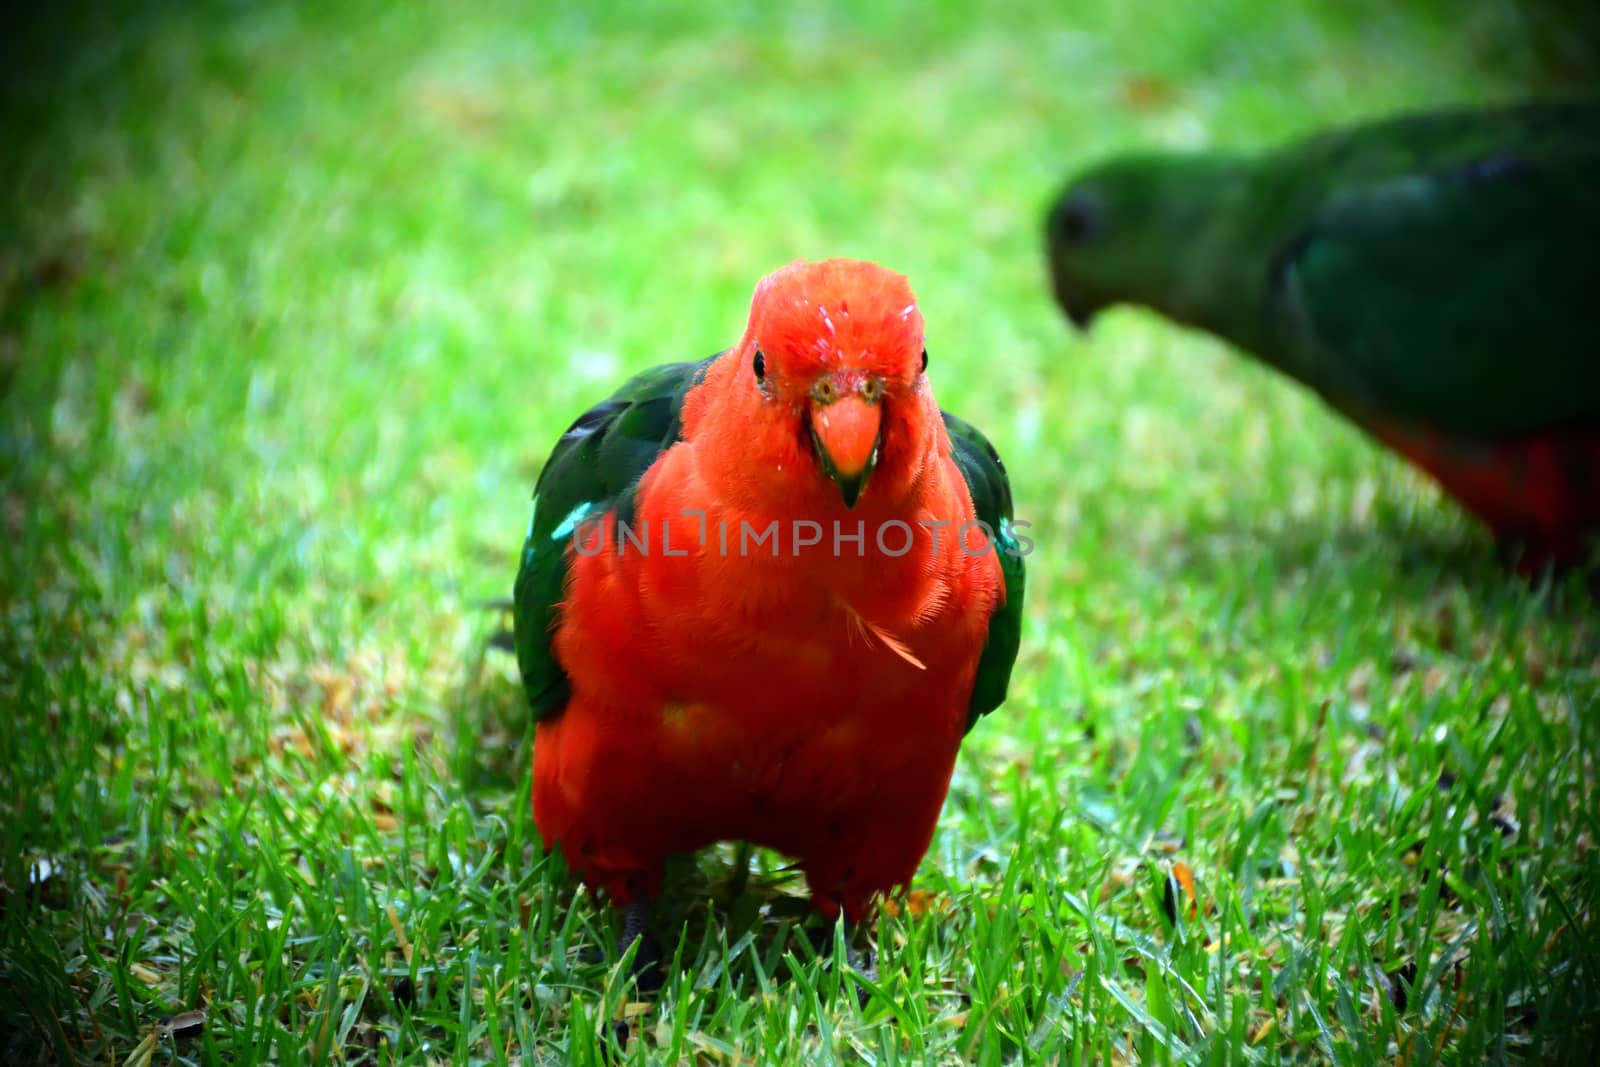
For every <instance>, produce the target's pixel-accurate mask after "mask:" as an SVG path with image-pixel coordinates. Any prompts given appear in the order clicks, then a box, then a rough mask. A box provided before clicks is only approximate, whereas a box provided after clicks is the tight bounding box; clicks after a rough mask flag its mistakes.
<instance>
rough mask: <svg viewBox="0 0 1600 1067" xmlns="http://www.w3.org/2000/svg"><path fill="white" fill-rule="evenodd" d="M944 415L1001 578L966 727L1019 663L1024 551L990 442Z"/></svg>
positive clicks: (996, 698) (1001, 695)
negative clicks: (990, 535) (1000, 599)
mask: <svg viewBox="0 0 1600 1067" xmlns="http://www.w3.org/2000/svg"><path fill="white" fill-rule="evenodd" d="M940 414H941V415H943V416H944V426H945V430H946V431H947V432H948V433H949V435H950V454H951V458H952V459H954V460H955V463H956V467H957V468H958V469H959V470H960V471H961V477H962V479H963V480H965V481H966V483H967V491H968V492H969V493H971V494H972V507H973V510H974V511H975V512H976V513H977V516H978V518H979V519H980V520H981V521H982V522H983V523H984V524H985V525H987V526H988V527H989V529H991V530H993V531H994V535H995V539H994V540H995V547H994V551H995V555H996V556H997V557H998V558H999V560H1000V571H1001V574H1002V575H1003V576H1004V579H1005V588H1006V601H1005V603H1004V604H1002V605H1001V606H1000V607H999V608H997V609H996V610H995V613H994V615H993V616H992V617H991V618H990V619H989V635H988V640H987V643H986V644H985V645H984V647H983V656H982V657H981V658H980V659H979V660H978V673H977V678H976V680H975V681H974V683H973V686H972V700H971V702H970V703H969V704H968V708H967V729H968V730H971V729H972V727H973V725H974V724H976V723H977V721H978V720H979V719H980V718H982V717H983V716H985V715H987V714H989V712H991V711H993V710H994V709H995V708H998V707H999V706H1000V705H1001V704H1003V703H1005V699H1006V688H1007V687H1008V686H1009V685H1010V683H1011V668H1012V666H1013V665H1014V664H1015V663H1016V662H1017V648H1018V646H1019V645H1020V644H1021V643H1022V597H1023V591H1024V589H1025V587H1026V585H1027V574H1026V567H1025V565H1024V553H1023V551H1022V548H1021V545H1020V542H1019V541H1018V538H1017V533H1016V530H1015V528H1014V526H1013V520H1014V519H1015V515H1013V513H1012V507H1011V480H1010V478H1008V477H1007V476H1006V468H1005V464H1004V463H1002V462H1000V454H999V453H998V452H996V451H995V449H994V445H992V444H990V443H989V439H988V438H987V437H985V436H984V435H983V433H982V432H981V431H979V430H978V429H977V427H975V426H972V425H971V424H970V423H967V422H963V421H962V420H961V419H959V418H957V417H956V416H954V415H952V414H950V413H949V412H948V411H942V412H940Z"/></svg>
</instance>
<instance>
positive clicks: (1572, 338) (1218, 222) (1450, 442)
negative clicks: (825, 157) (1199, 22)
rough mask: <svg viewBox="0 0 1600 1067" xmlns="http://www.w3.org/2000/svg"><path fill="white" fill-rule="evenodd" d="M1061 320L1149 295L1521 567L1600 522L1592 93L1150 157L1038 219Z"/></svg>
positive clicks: (1145, 301)
mask: <svg viewBox="0 0 1600 1067" xmlns="http://www.w3.org/2000/svg"><path fill="white" fill-rule="evenodd" d="M1047 241H1048V244H1049V257H1050V268H1051V273H1052V278H1053V281H1054V284H1055V290H1056V296H1057V299H1058V301H1059V302H1060V304H1061V306H1062V308H1063V309H1064V310H1065V311H1066V312H1067V314H1068V315H1069V316H1070V317H1071V318H1072V319H1073V320H1074V321H1075V322H1077V323H1079V324H1081V325H1086V324H1087V323H1088V322H1089V320H1090V319H1091V318H1092V317H1093V316H1094V315H1095V314H1097V313H1098V312H1099V311H1100V310H1101V309H1103V308H1106V307H1108V306H1110V305H1113V304H1118V303H1131V304H1141V305H1144V306H1145V307H1148V308H1152V309H1154V310H1155V311H1157V312H1160V313H1161V314H1163V315H1165V316H1167V317H1169V318H1171V319H1174V320H1176V321H1178V322H1182V323H1186V324H1188V325H1191V326H1196V327H1199V328H1200V329H1204V330H1208V331H1210V332H1211V333H1214V334H1216V335H1218V336H1220V337H1223V338H1225V339H1227V340H1229V341H1231V342H1233V343H1234V344H1236V345H1238V346H1239V347H1240V348H1242V349H1244V350H1246V351H1248V352H1250V353H1252V354H1254V355H1255V356H1257V357H1259V358H1260V359H1262V360H1264V361H1265V362H1266V363H1268V364H1270V365H1271V366H1273V367H1275V368H1277V369H1278V370H1280V371H1282V372H1283V373H1285V374H1287V375H1289V376H1290V377H1292V378H1295V379H1297V380H1299V381H1301V382H1303V383H1305V384H1306V385H1308V386H1310V387H1311V388H1313V389H1315V390H1316V391H1317V392H1318V393H1319V394H1320V395H1321V396H1322V397H1323V398H1324V399H1325V400H1326V401H1327V402H1328V403H1329V404H1331V405H1332V406H1333V407H1335V408H1337V409H1338V410H1339V411H1340V412H1342V413H1343V414H1344V415H1345V416H1346V417H1348V418H1350V419H1351V420H1352V421H1354V422H1355V423H1356V424H1357V425H1359V426H1361V427H1362V428H1363V429H1365V430H1366V431H1367V432H1368V433H1370V434H1371V435H1373V436H1374V437H1375V438H1377V439H1378V440H1379V441H1382V442H1383V443H1384V444H1386V445H1387V446H1388V447H1390V448H1392V449H1394V450H1395V451H1397V452H1399V453H1400V454H1402V455H1403V456H1405V457H1406V458H1408V459H1409V460H1411V462H1413V463H1415V464H1416V465H1417V466H1418V467H1420V468H1422V469H1423V470H1425V471H1427V472H1428V473H1429V474H1430V475H1432V476H1433V477H1434V478H1435V479H1436V480H1437V481H1438V482H1439V484H1440V485H1441V486H1442V487H1443V488H1444V489H1445V491H1446V492H1448V493H1450V494H1451V495H1452V496H1454V497H1455V498H1456V499H1457V500H1458V501H1460V502H1461V504H1462V505H1463V506H1465V507H1466V508H1467V509H1468V510H1469V511H1471V512H1472V513H1473V514H1475V515H1477V516H1478V518H1479V519H1481V520H1482V521H1483V522H1484V523H1485V524H1486V525H1487V526H1489V528H1490V529H1491V530H1492V531H1493V532H1494V533H1495V535H1496V537H1497V538H1498V539H1499V541H1500V542H1501V543H1502V545H1503V546H1505V547H1507V548H1514V549H1515V550H1517V551H1519V552H1521V553H1522V555H1521V557H1520V562H1521V566H1522V567H1523V568H1524V569H1525V570H1534V569H1539V568H1542V567H1543V566H1544V565H1545V564H1546V563H1555V564H1557V565H1563V564H1568V563H1572V562H1576V561H1578V560H1579V559H1581V558H1582V557H1583V555H1584V553H1585V551H1586V542H1588V541H1589V540H1590V538H1591V537H1592V536H1593V535H1594V534H1596V533H1597V532H1600V101H1567V102H1540V103H1529V104H1522V105H1515V106H1505V107H1495V108H1487V109H1477V110H1456V111H1442V112H1433V113H1424V114H1414V115H1406V116H1401V117H1398V118H1392V119H1388V120H1385V121H1382V122H1377V123H1371V124H1367V125H1362V126H1356V127H1351V128H1348V129H1341V130H1333V131H1329V132H1325V133H1322V134H1320V135H1318V136H1315V137H1312V138H1310V139H1309V140H1305V141H1302V142H1299V143H1297V144H1292V145H1288V146H1286V147H1283V148H1280V149H1277V150H1274V151H1269V152H1265V153H1261V154H1256V155H1234V154H1223V153H1204V154H1187V155H1175V154H1159V153H1152V154H1144V155H1138V156H1124V157H1120V158H1116V159H1111V160H1107V161H1105V162H1103V163H1100V164H1098V165H1096V166H1094V167H1092V168H1090V169H1089V170H1088V171H1087V172H1085V173H1083V174H1081V175H1079V176H1078V177H1077V178H1075V179H1074V180H1073V181H1072V182H1071V183H1069V185H1068V187H1067V188H1066V189H1065V190H1064V191H1063V192H1062V193H1061V195H1060V197H1059V199H1058V200H1057V201H1056V202H1055V205H1054V208H1053V210H1052V211H1051V212H1050V215H1049V219H1048V223H1047Z"/></svg>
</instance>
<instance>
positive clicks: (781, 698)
mask: <svg viewBox="0 0 1600 1067" xmlns="http://www.w3.org/2000/svg"><path fill="white" fill-rule="evenodd" d="M927 363H928V358H927V349H926V347H925V344H924V338H923V319H922V315H921V313H920V312H919V310H918V308H917V303H916V298H915V297H914V296H913V295H912V292H911V288H910V286H909V284H908V282H907V280H906V279H905V278H904V277H903V276H902V275H899V274H896V273H893V272H891V271H889V270H886V269H884V268H883V267H880V266H878V265H876V264H874V263H869V262H864V261H857V260H844V259H831V260H826V261H823V262H819V263H805V262H797V263H793V264H790V265H789V266H786V267H784V268H782V269H780V270H778V271H777V272H775V273H773V274H771V275H770V276H768V277H767V278H766V279H764V280H763V281H762V282H761V283H760V284H759V285H758V286H757V287H756V290H755V296H754V299H753V301H752V304H751V309H750V317H749V322H748V325H747V326H746V327H745V331H744V335H743V337H742V338H741V339H740V340H739V342H738V344H736V345H735V346H733V347H732V348H729V349H727V350H725V351H723V352H721V353H719V354H717V355H715V356H712V357H710V358H709V359H705V360H703V361H701V362H698V363H676V364H669V365H666V366H661V367H657V368H655V369H653V370H648V371H645V372H644V373H642V374H640V375H638V376H637V377H635V378H633V379H632V380H630V381H628V382H627V383H626V384H625V385H623V386H622V387H621V388H620V389H619V390H617V392H616V393H614V394H613V395H612V396H611V397H610V398H608V399H606V400H604V401H602V402H601V403H599V404H597V405H595V406H594V407H592V408H590V409H589V410H588V411H587V412H585V413H584V414H583V415H581V416H579V417H578V419H577V420H576V421H575V422H574V423H573V424H572V426H571V428H570V429H568V430H567V432H566V433H565V434H563V435H562V437H561V439H560V441H559V442H558V443H557V444H556V447H555V450H554V451H553V452H552V453H551V455H550V457H549V459H548V461H547V462H546V464H545V466H544V469H543V470H542V472H541V473H540V476H539V480H538V484H537V487H536V488H535V491H534V509H533V519H532V522H531V524H530V526H529V530H528V535H527V540H526V542H525V545H524V548H523V552H522V562H521V568H520V570H519V572H518V575H517V581H516V588H515V596H514V627H515V643H516V651H517V657H518V664H519V668H520V671H521V675H522V679H523V682H524V685H525V687H526V690H527V695H528V699H529V701H530V704H531V706H532V709H533V714H534V718H535V720H536V722H537V727H536V734H535V739H534V755H533V808H534V819H535V822H536V824H537V825H538V828H539V833H540V836H541V837H542V839H543V841H544V843H545V845H546V847H547V848H550V847H555V846H559V848H560V851H561V852H562V854H563V855H564V857H565V858H566V860H567V863H568V865H569V866H570V867H571V868H572V869H573V870H574V871H575V872H576V873H577V875H578V876H579V877H580V878H582V879H583V881H584V882H586V883H588V884H589V885H591V886H593V887H598V888H603V889H604V890H605V891H606V893H607V894H608V895H609V897H610V899H611V901H612V902H613V903H614V904H616V905H618V906H622V907H625V908H626V909H627V922H626V924H625V926H624V933H623V941H622V944H621V946H619V951H620V950H621V949H624V948H626V947H627V946H628V945H629V944H631V943H632V942H633V940H634V938H635V937H636V936H637V937H642V938H643V939H644V940H643V941H642V942H641V948H640V950H639V953H638V955H637V956H636V958H635V969H636V971H638V970H640V964H641V961H644V960H646V959H653V957H654V954H655V952H656V949H655V946H654V941H653V939H652V938H651V937H650V936H649V933H648V928H647V925H646V921H647V917H648V910H647V909H648V901H649V897H650V895H651V894H654V893H656V892H658V891H659V889H660V884H661V879H662V874H663V868H664V864H665V862H666V860H667V859H668V857H669V856H673V855H676V854H683V853H689V852H693V851H694V850H697V849H699V848H702V847H704V846H706V845H709V844H712V843H714V842H719V841H725V840H741V841H746V842H750V843H753V844H756V845H760V846H765V847H770V848H773V849H776V850H778V851H781V852H784V853H787V854H789V855H792V856H794V857H796V858H797V859H798V861H799V864H800V866H801V868H802V869H803V870H804V872H805V876H806V881H807V884H808V886H809V889H810V892H811V895H812V903H813V907H814V908H815V910H816V911H817V912H819V913H821V914H822V916H823V917H825V918H827V919H829V920H834V919H836V918H837V917H838V916H839V915H840V914H841V913H842V915H843V916H844V917H845V919H846V920H848V921H850V922H855V921H857V920H860V919H862V918H863V917H864V916H865V915H867V914H868V911H869V908H870V906H871V902H872V900H873V897H874V895H875V894H878V893H883V892H888V891H891V890H892V889H893V888H894V887H897V886H904V885H907V884H908V883H909V882H910V880H911V877H912V874H913V872H914V871H915V870H916V868H917V865H918V863H919V862H920V861H921V859H922V857H923V855H924V853H925V852H926V851H927V848H928V845H929V842H930V840H931V838H932V835H933V831H934V824H935V822H936V820H937V818H938V814H939V809H940V807H941V806H942V804H943V802H944V797H945V793H946V791H947V790H948V788H949V784H950V776H951V773H952V770H953V767H954V762H955V758H956V752H957V748H958V747H959V745H960V743H961V740H962V738H963V737H964V735H965V734H966V732H967V731H968V730H969V729H970V728H971V727H972V725H973V724H974V723H975V722H976V721H977V719H978V718H979V717H980V716H982V715H984V714H986V713H987V712H990V711H992V710H994V709H995V708H996V707H998V706H999V705H1000V704H1001V703H1002V702H1003V701H1004V699H1005V695H1006V689H1007V685H1008V682H1009V678H1010V674H1011V669H1012V664H1013V662H1014V661H1015V659H1016V655H1017V648H1018V642H1019V638H1020V632H1021V620H1022V601H1023V588H1024V567H1023V555H1024V554H1025V553H1024V552H1023V550H1022V543H1023V542H1024V541H1025V539H1024V538H1021V537H1019V535H1018V534H1017V532H1016V528H1015V527H1014V526H1013V525H1012V523H1013V514H1012V502H1011V489H1010V483H1009V481H1008V480H1007V477H1006V472H1005V468H1004V466H1003V465H1002V464H1001V462H1000V457H999V456H998V455H997V454H996V452H995V450H994V448H993V447H992V446H991V445H990V443H989V441H988V440H987V439H986V438H985V437H984V436H983V434H981V433H980V432H978V431H977V430H976V429H974V428H973V427H971V426H969V425H968V424H967V423H965V422H962V421H961V420H960V419H958V418H956V417H955V416H953V415H950V414H947V413H944V412H942V411H940V409H939V407H938V405H937V404H936V403H935V401H934V396H933V389H932V387H931V386H930V384H929V381H928V375H927V373H926V372H927Z"/></svg>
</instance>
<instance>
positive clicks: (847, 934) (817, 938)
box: [806, 918, 878, 1008]
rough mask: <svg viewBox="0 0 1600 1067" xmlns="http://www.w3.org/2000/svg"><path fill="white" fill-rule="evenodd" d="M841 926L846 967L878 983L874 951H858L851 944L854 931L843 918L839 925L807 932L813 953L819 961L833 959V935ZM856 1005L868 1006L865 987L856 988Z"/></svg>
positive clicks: (833, 924)
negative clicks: (842, 927)
mask: <svg viewBox="0 0 1600 1067" xmlns="http://www.w3.org/2000/svg"><path fill="white" fill-rule="evenodd" d="M839 924H843V926H844V965H845V966H846V967H848V968H850V969H851V970H852V971H855V972H856V973H857V974H859V975H861V976H862V977H863V978H867V979H869V980H872V981H877V979H878V968H877V961H876V960H875V959H874V958H873V955H872V950H871V949H868V950H867V951H866V952H857V951H856V949H855V946H854V945H852V944H851V943H850V940H851V935H852V933H853V932H854V930H853V928H852V927H851V925H850V924H849V923H848V922H845V920H844V919H842V918H841V919H839V920H838V922H837V923H828V924H827V925H826V926H820V927H816V926H814V927H812V928H811V929H810V930H809V931H808V932H807V934H806V936H807V938H808V939H809V940H810V941H811V948H812V951H814V952H815V953H816V954H817V958H818V959H824V960H829V959H833V957H834V937H833V934H834V929H835V927H836V926H837V925H839ZM856 1004H857V1005H858V1006H860V1007H863V1008H864V1007H866V1006H867V990H866V987H865V986H857V987H856Z"/></svg>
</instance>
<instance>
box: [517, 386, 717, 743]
mask: <svg viewBox="0 0 1600 1067" xmlns="http://www.w3.org/2000/svg"><path fill="white" fill-rule="evenodd" d="M716 358H717V357H716V356H712V357H711V358H710V359H705V360H702V361H700V362H699V363H670V364H667V365H665V366H661V367H655V368H653V369H651V370H647V371H645V372H643V373H642V374H639V375H638V376H637V377H634V378H632V379H630V380H629V381H628V382H627V383H626V384H624V385H623V386H622V388H620V389H618V390H617V391H616V392H615V393H613V394H612V395H611V396H610V397H609V398H608V399H606V400H603V401H601V402H600V403H599V404H596V405H595V406H594V407H592V408H590V409H589V410H588V411H586V412H584V413H583V414H582V415H579V416H578V418H577V421H575V422H574V423H573V424H572V425H571V426H570V427H569V428H568V429H567V432H566V433H564V434H562V435H561V440H559V441H557V442H556V447H555V449H554V451H552V452H551V453H550V458H549V459H547V460H546V461H545V465H544V469H543V470H542V471H540V472H539V481H538V484H537V485H536V486H535V487H534V490H533V519H532V520H531V521H530V522H529V524H528V538H527V541H526V542H524V544H523V547H522V565H521V567H520V568H519V569H518V571H517V585H516V592H515V595H514V602H515V619H516V646H517V666H518V667H519V668H520V670H521V672H522V684H523V686H524V687H525V688H526V689H527V692H528V702H529V703H530V704H531V705H532V707H533V718H534V721H535V722H537V721H538V720H540V719H543V718H546V717H548V716H550V715H554V714H556V713H557V712H559V711H560V710H561V709H562V708H563V707H565V706H566V703H567V698H568V697H569V696H570V695H571V692H572V688H571V683H570V682H569V681H568V679H567V676H566V673H565V672H564V671H562V669H561V665H560V664H558V663H557V662H556V659H555V655H554V652H553V650H552V649H551V647H550V638H551V634H552V632H553V630H554V628H555V624H556V618H557V613H558V611H559V608H560V604H561V601H562V598H563V597H564V596H565V586H566V579H567V546H568V545H569V544H570V543H571V541H572V536H573V533H574V532H575V531H576V530H577V528H578V527H579V526H580V525H581V524H582V523H583V520H585V519H587V518H590V517H594V518H598V517H600V516H601V515H604V514H605V513H606V512H607V511H609V510H611V509H612V508H616V509H618V510H619V511H620V512H622V513H623V515H624V517H626V516H627V515H628V514H631V512H632V508H633V491H634V488H635V487H636V486H637V485H638V482H639V479H640V478H641V477H642V476H643V475H644V472H645V471H647V470H649V469H650V465H651V464H653V463H654V462H655V461H656V459H657V458H658V457H660V455H661V454H662V453H663V452H665V451H666V450H667V449H668V448H670V447H672V443H673V442H674V441H676V440H677V439H678V433H679V429H680V423H679V416H680V414H681V413H682V411H683V398H684V395H685V394H687V393H688V391H689V390H690V389H691V388H693V387H694V386H695V385H697V384H699V382H700V381H701V379H703V378H704V377H705V372H706V369H707V368H708V367H710V366H711V363H712V361H713V360H715V359H716ZM591 536H592V535H591Z"/></svg>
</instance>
